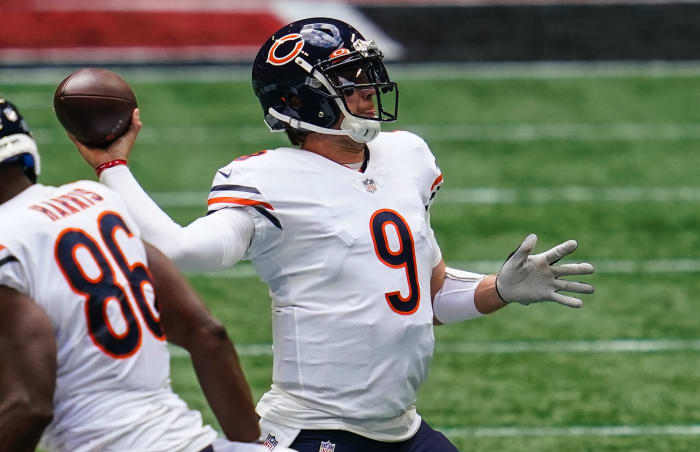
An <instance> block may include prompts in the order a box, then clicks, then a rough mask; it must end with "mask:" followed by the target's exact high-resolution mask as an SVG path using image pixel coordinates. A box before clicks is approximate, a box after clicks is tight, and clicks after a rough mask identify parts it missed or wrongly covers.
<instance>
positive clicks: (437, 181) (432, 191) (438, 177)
mask: <svg viewBox="0 0 700 452" xmlns="http://www.w3.org/2000/svg"><path fill="white" fill-rule="evenodd" d="M424 146H425V151H426V155H425V172H426V174H427V178H426V180H430V181H431V182H430V185H429V186H426V189H427V191H426V196H427V198H428V201H427V203H426V205H425V210H428V209H430V206H431V205H432V204H433V201H434V200H435V197H436V195H437V193H438V190H440V187H441V186H442V183H443V177H442V171H440V166H438V163H437V159H436V158H435V156H434V155H433V153H432V152H431V151H430V148H428V145H427V143H425V142H424Z"/></svg>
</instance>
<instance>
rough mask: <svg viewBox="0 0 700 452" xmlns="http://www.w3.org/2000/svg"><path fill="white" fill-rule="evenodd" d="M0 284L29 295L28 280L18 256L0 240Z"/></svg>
mask: <svg viewBox="0 0 700 452" xmlns="http://www.w3.org/2000/svg"><path fill="white" fill-rule="evenodd" d="M0 286H7V287H10V288H12V289H15V290H16V291H17V292H20V293H22V294H24V295H27V296H30V287H29V281H28V280H27V278H26V275H25V272H24V268H23V267H22V264H21V262H20V259H19V257H18V256H17V255H16V254H15V253H13V252H12V251H10V249H9V248H7V247H6V246H5V245H3V244H2V241H0Z"/></svg>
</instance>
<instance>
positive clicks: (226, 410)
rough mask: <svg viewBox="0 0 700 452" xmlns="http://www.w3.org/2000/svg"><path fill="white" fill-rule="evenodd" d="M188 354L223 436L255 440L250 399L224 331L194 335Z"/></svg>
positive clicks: (255, 420)
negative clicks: (195, 337)
mask: <svg viewBox="0 0 700 452" xmlns="http://www.w3.org/2000/svg"><path fill="white" fill-rule="evenodd" d="M189 352H190V356H191V358H192V364H193V366H194V369H195V372H196V374H197V378H198V379H199V382H200V385H201V387H202V389H203V391H204V395H205V396H206V398H207V401H208V402H209V406H211V409H212V411H213V412H214V414H215V415H216V419H217V420H218V421H219V424H220V425H221V428H222V429H223V431H224V433H225V434H226V437H227V438H228V439H229V440H231V441H255V440H256V439H258V437H259V436H260V430H259V427H258V417H257V415H256V414H255V407H254V404H253V397H252V395H251V393H250V388H249V386H248V382H247V381H246V378H245V375H244V373H243V370H242V369H241V366H240V362H239V361H238V355H237V354H236V351H235V349H234V347H233V344H232V343H231V341H230V340H229V339H228V336H227V334H226V331H225V330H224V328H223V327H222V326H219V327H218V328H217V327H210V328H209V329H208V330H207V331H205V332H202V334H199V335H197V340H195V341H193V343H192V344H191V346H190V348H189Z"/></svg>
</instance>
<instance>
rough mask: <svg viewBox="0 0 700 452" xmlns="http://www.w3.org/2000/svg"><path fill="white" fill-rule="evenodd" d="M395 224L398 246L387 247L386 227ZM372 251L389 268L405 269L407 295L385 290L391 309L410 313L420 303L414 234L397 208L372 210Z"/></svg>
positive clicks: (405, 313)
mask: <svg viewBox="0 0 700 452" xmlns="http://www.w3.org/2000/svg"><path fill="white" fill-rule="evenodd" d="M389 225H391V226H393V227H394V228H396V231H397V233H398V238H399V249H398V250H396V251H393V250H391V248H389V243H388V239H387V235H386V227H387V226H389ZM369 226H370V231H371V233H372V241H373V242H374V251H375V253H376V254H377V257H378V258H379V260H380V261H382V263H384V264H385V265H387V266H389V267H391V268H401V269H403V270H404V271H405V272H406V281H407V282H408V295H406V296H405V297H404V296H402V295H401V292H400V291H398V290H397V291H394V292H387V293H385V294H384V295H385V297H386V301H387V303H389V306H390V307H391V309H392V310H393V311H394V312H396V313H398V314H403V315H408V314H413V313H414V312H416V310H417V309H418V305H419V303H420V286H419V284H418V271H417V268H416V250H415V245H414V242H413V235H412V234H411V228H409V227H408V223H407V222H406V220H404V218H403V217H402V216H401V215H399V214H398V213H397V212H394V211H393V210H389V209H382V210H378V211H376V212H374V214H373V215H372V218H371V219H370V220H369Z"/></svg>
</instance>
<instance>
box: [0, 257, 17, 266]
mask: <svg viewBox="0 0 700 452" xmlns="http://www.w3.org/2000/svg"><path fill="white" fill-rule="evenodd" d="M10 262H19V259H17V258H16V257H14V256H7V257H6V258H4V259H0V267H2V266H3V265H5V264H9V263H10Z"/></svg>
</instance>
